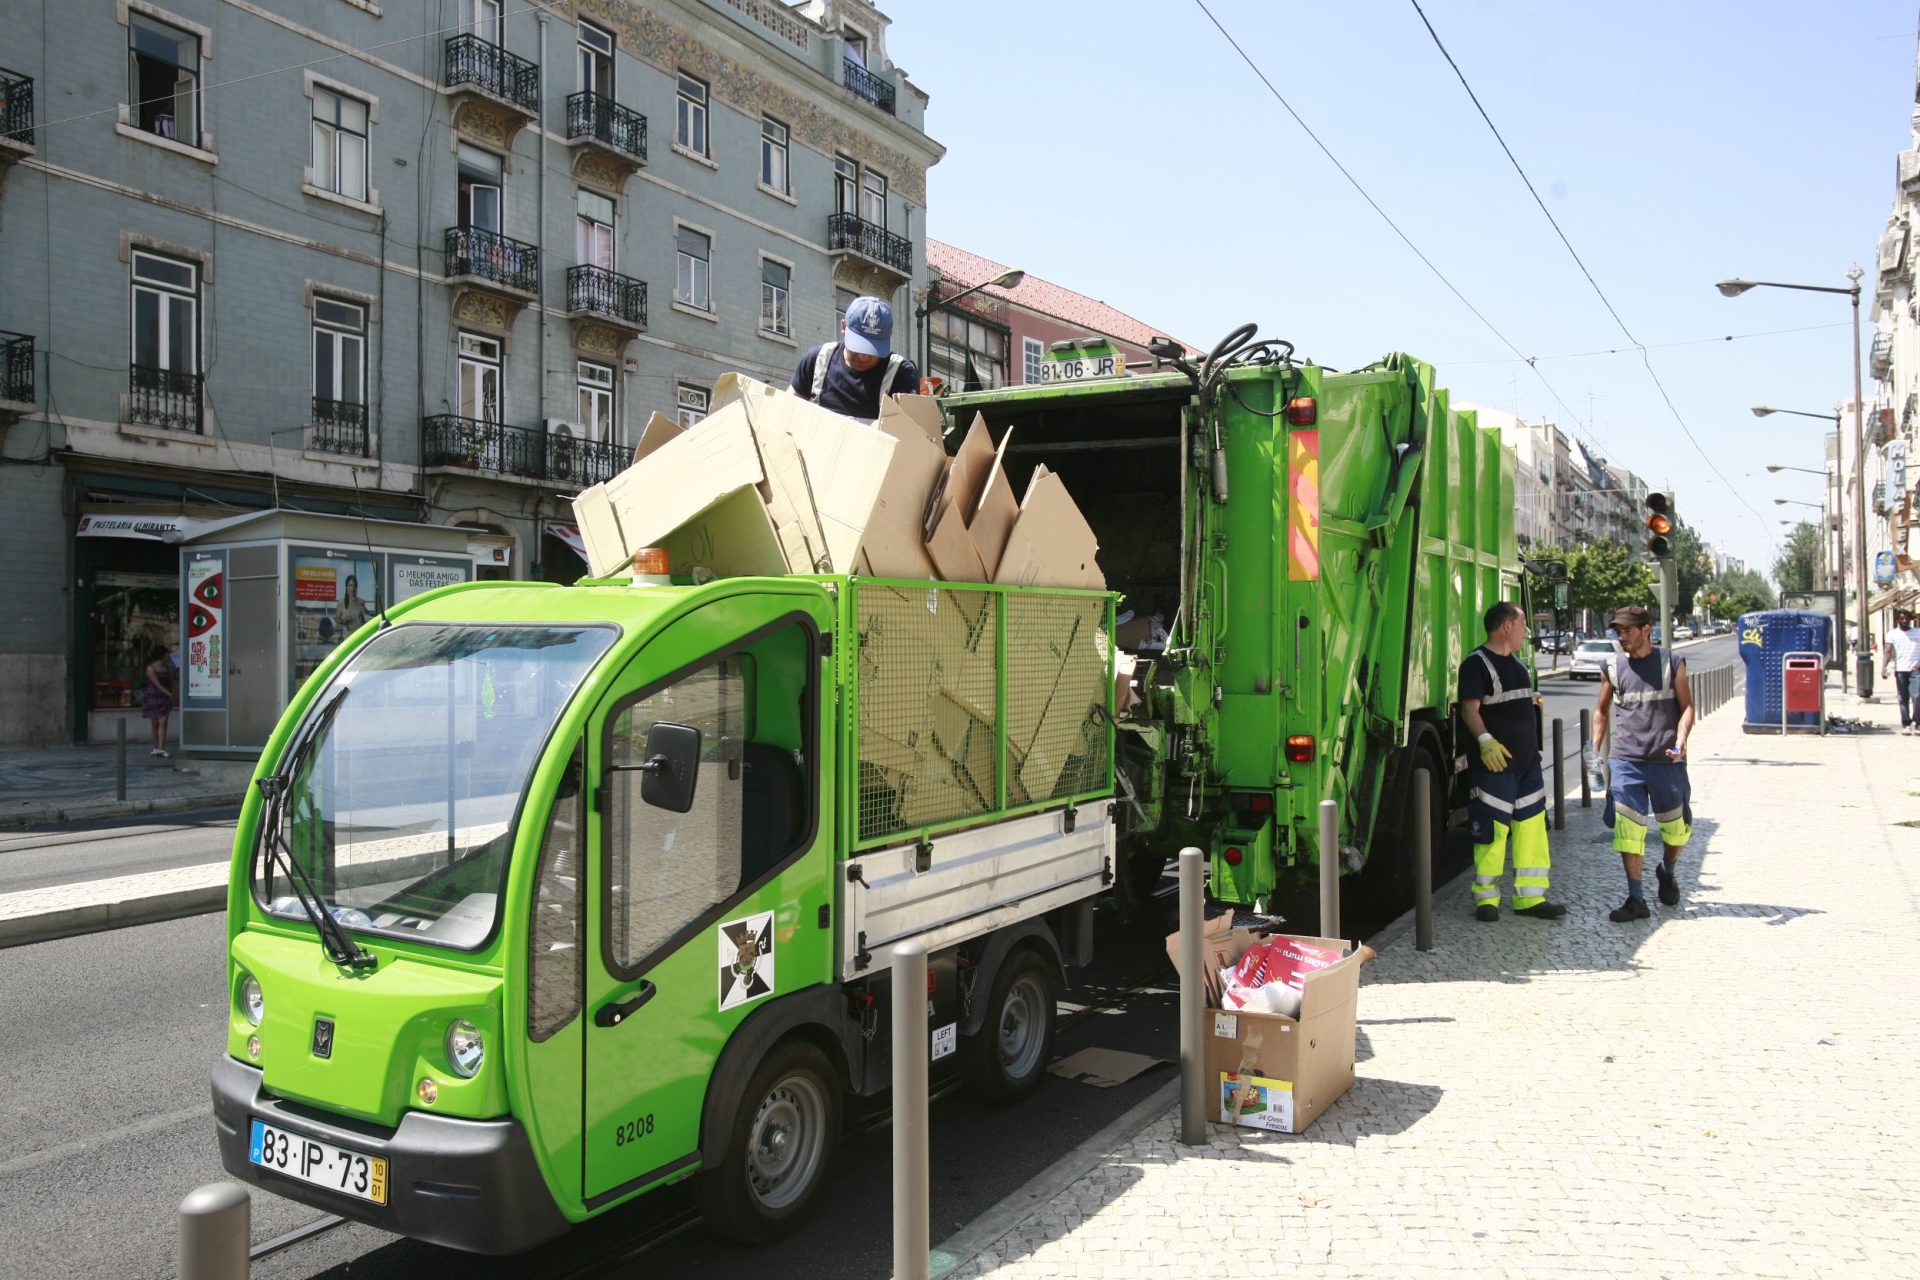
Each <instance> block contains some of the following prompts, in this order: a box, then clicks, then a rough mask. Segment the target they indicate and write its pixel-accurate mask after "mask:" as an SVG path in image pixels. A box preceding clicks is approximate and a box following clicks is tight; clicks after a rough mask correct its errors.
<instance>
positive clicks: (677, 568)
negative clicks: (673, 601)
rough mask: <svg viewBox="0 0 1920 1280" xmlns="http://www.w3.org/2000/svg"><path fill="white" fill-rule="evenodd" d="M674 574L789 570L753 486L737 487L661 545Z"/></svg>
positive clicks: (731, 575)
mask: <svg viewBox="0 0 1920 1280" xmlns="http://www.w3.org/2000/svg"><path fill="white" fill-rule="evenodd" d="M658 545H660V546H663V547H665V548H666V549H667V560H668V563H670V564H671V565H672V566H673V572H674V575H675V576H676V577H689V578H697V577H699V576H700V574H699V571H701V570H704V571H705V572H706V573H709V574H712V575H713V576H714V577H716V578H744V577H752V576H756V575H760V574H767V575H779V574H784V573H786V572H787V558H786V554H785V552H784V551H783V550H782V549H781V546H780V542H779V539H778V537H777V536H776V534H775V531H774V527H773V522H772V521H771V520H769V519H768V518H767V509H766V508H765V507H764V506H762V505H761V503H760V495H759V493H758V492H756V491H755V490H754V488H753V487H752V486H748V487H747V488H744V489H736V490H734V491H733V492H732V493H730V494H728V495H727V496H726V497H724V498H722V499H720V500H719V501H718V502H716V503H714V504H713V505H712V506H710V507H708V508H707V509H706V510H705V511H702V512H700V513H699V514H698V515H696V516H694V518H693V519H691V520H689V521H687V522H686V523H685V524H683V525H681V526H680V527H679V528H678V529H675V530H674V531H673V532H672V533H669V534H668V535H666V537H664V538H662V539H660V541H659V544H658Z"/></svg>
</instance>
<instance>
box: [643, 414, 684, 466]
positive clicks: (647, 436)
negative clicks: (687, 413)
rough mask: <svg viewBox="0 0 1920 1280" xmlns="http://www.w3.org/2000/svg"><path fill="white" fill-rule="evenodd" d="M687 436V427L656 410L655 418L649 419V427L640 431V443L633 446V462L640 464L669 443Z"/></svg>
mask: <svg viewBox="0 0 1920 1280" xmlns="http://www.w3.org/2000/svg"><path fill="white" fill-rule="evenodd" d="M685 434H687V429H686V428H685V427H683V426H681V425H680V424H679V423H677V422H675V421H674V420H673V419H672V418H669V417H668V416H667V415H666V414H664V413H661V412H660V411H659V410H655V411H654V414H653V416H652V417H651V418H648V419H647V425H646V426H644V427H642V428H641V429H640V441H639V443H638V444H635V445H634V446H633V460H634V461H635V462H638V461H640V459H642V458H644V457H646V456H647V455H648V454H650V453H652V452H654V451H655V450H657V449H658V448H659V447H660V446H661V445H663V444H665V443H666V442H667V441H669V440H677V439H679V438H680V437H681V436H683V435H685Z"/></svg>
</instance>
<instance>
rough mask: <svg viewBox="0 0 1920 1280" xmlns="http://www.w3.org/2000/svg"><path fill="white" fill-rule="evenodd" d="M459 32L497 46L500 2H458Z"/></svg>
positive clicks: (484, 0) (470, 0) (492, 0)
mask: <svg viewBox="0 0 1920 1280" xmlns="http://www.w3.org/2000/svg"><path fill="white" fill-rule="evenodd" d="M442 12H445V11H444V10H442ZM460 30H461V31H462V32H463V33H465V34H468V35H476V36H479V37H480V38H481V39H482V40H485V41H486V42H487V43H488V44H499V43H500V0H460Z"/></svg>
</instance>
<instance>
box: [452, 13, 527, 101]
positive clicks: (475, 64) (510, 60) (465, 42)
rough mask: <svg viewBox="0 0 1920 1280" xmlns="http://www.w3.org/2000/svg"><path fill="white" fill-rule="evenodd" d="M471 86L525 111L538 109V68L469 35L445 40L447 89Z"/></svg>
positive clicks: (494, 45) (492, 44)
mask: <svg viewBox="0 0 1920 1280" xmlns="http://www.w3.org/2000/svg"><path fill="white" fill-rule="evenodd" d="M461 85H472V86H473V87H474V88H476V89H480V90H482V91H483V92H486V93H490V94H492V95H494V96H495V97H497V98H505V99H506V100H507V101H508V102H511V103H513V104H514V105H515V106H517V107H522V108H524V109H525V110H527V111H528V112H537V111H539V110H540V68H539V67H537V66H535V65H534V64H533V63H531V62H528V61H527V60H526V59H525V58H522V57H520V56H518V55H517V54H511V53H508V52H507V51H506V50H505V49H502V48H501V47H500V46H499V45H497V44H494V43H492V42H491V41H489V40H483V39H481V38H480V37H479V36H477V35H474V34H472V33H471V32H469V33H467V34H466V35H459V36H449V37H448V38H447V87H448V88H449V89H453V88H457V87H459V86H461Z"/></svg>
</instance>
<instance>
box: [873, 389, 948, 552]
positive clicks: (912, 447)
mask: <svg viewBox="0 0 1920 1280" xmlns="http://www.w3.org/2000/svg"><path fill="white" fill-rule="evenodd" d="M925 399H926V398H925V397H923V396H890V397H888V398H887V399H886V400H885V401H883V402H882V403H881V406H880V430H882V431H884V432H886V433H887V434H888V435H889V436H891V437H893V439H894V442H895V443H894V450H893V458H892V460H891V461H890V462H889V463H888V464H887V475H886V479H885V480H884V481H882V482H881V485H880V496H879V498H878V499H877V500H876V501H875V502H874V505H873V514H872V515H871V516H870V517H868V519H867V529H866V536H865V537H864V538H863V539H862V540H861V543H860V549H861V554H862V555H864V556H865V557H866V568H865V570H864V572H867V573H873V574H877V575H879V576H880V577H883V578H938V577H939V576H940V569H939V566H938V565H937V564H935V563H934V560H933V557H932V556H931V555H930V554H929V553H928V551H927V546H926V532H925V526H926V517H927V508H928V506H929V504H930V503H931V502H932V501H933V491H934V487H935V486H936V485H937V484H939V482H940V480H941V477H942V476H944V475H945V473H946V469H947V451H946V448H945V447H944V446H943V445H941V443H940V440H939V436H938V434H937V432H929V431H928V430H927V427H926V424H925V423H924V422H923V421H921V420H920V419H919V418H916V417H915V416H914V413H916V412H923V411H921V410H919V409H917V408H916V409H915V410H914V411H913V412H909V410H908V409H907V408H905V407H903V405H902V402H903V401H909V400H910V401H916V402H924V401H925ZM932 412H933V415H934V421H935V422H936V423H937V422H938V421H939V413H940V411H939V409H938V408H937V407H936V408H934V409H933V410H932Z"/></svg>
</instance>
